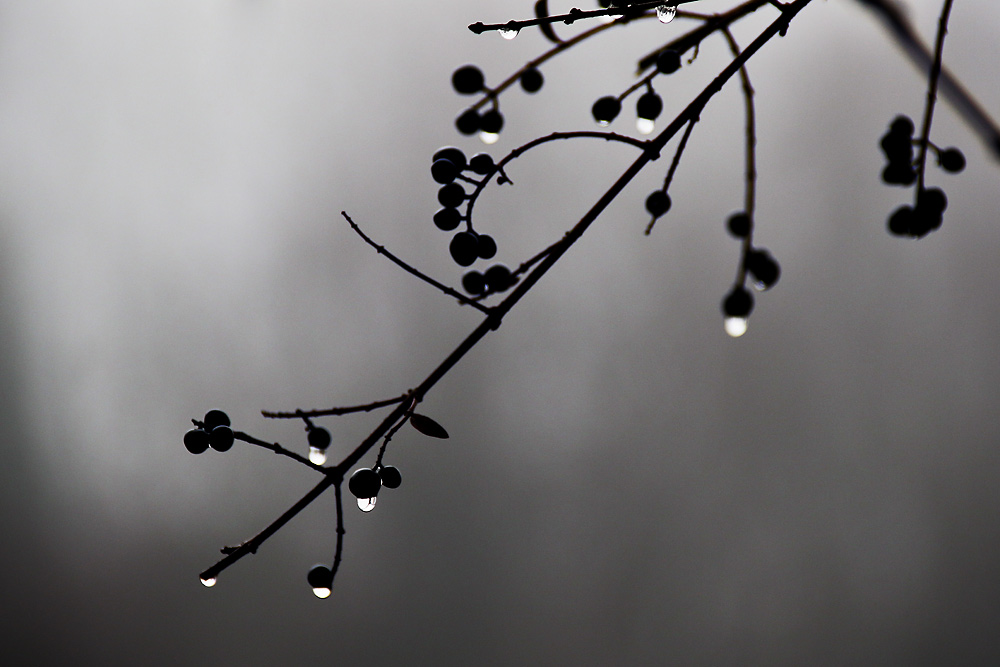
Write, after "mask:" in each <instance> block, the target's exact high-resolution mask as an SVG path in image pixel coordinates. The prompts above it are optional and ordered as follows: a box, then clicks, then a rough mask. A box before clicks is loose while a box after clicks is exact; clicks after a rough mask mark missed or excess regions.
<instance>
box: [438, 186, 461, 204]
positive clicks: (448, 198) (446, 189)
mask: <svg viewBox="0 0 1000 667" xmlns="http://www.w3.org/2000/svg"><path fill="white" fill-rule="evenodd" d="M463 201H465V188H463V187H462V186H461V185H460V184H458V183H449V184H448V185H445V186H443V187H442V188H441V189H440V190H438V202H440V203H441V206H444V207H447V208H458V207H459V205H461V203H462V202H463Z"/></svg>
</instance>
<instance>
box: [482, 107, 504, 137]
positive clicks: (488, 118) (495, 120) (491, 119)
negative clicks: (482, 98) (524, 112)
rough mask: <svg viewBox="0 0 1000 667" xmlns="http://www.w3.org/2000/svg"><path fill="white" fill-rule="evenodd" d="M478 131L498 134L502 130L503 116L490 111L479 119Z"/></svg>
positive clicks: (493, 110) (495, 111)
mask: <svg viewBox="0 0 1000 667" xmlns="http://www.w3.org/2000/svg"><path fill="white" fill-rule="evenodd" d="M479 129H480V130H481V131H483V132H485V133H487V134H500V130H502V129H503V115H502V114H501V113H500V112H499V111H497V110H496V109H490V110H489V111H487V112H486V113H484V114H483V115H482V117H481V118H480V119H479Z"/></svg>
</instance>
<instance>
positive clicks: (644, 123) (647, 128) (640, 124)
mask: <svg viewBox="0 0 1000 667" xmlns="http://www.w3.org/2000/svg"><path fill="white" fill-rule="evenodd" d="M635 129H637V130H639V134H652V133H653V130H655V129H656V123H655V122H654V121H652V120H650V119H649V118H636V119H635Z"/></svg>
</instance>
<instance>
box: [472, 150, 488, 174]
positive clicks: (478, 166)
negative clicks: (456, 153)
mask: <svg viewBox="0 0 1000 667" xmlns="http://www.w3.org/2000/svg"><path fill="white" fill-rule="evenodd" d="M469 169H471V170H472V171H474V172H475V173H477V174H479V175H481V176H485V175H486V174H488V173H490V172H491V171H493V158H492V157H490V155H489V154H488V153H477V154H476V155H473V156H472V159H470V160H469Z"/></svg>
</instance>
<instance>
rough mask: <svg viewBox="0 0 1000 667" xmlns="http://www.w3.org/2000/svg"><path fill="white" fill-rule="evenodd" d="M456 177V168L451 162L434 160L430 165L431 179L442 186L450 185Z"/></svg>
mask: <svg viewBox="0 0 1000 667" xmlns="http://www.w3.org/2000/svg"><path fill="white" fill-rule="evenodd" d="M457 176H458V167H456V166H455V163H454V162H452V161H451V160H435V161H434V164H432V165H431V178H433V179H434V180H435V181H437V182H438V183H441V184H442V185H444V184H447V183H451V182H452V181H454V180H455V178H456V177H457Z"/></svg>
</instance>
